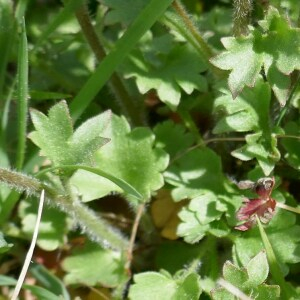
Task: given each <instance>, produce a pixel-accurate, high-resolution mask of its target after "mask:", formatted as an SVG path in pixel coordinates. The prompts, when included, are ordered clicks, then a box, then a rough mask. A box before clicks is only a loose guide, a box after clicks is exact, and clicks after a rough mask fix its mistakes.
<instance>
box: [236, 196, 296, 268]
mask: <svg viewBox="0 0 300 300" xmlns="http://www.w3.org/2000/svg"><path fill="white" fill-rule="evenodd" d="M275 199H276V198H275ZM295 222H296V217H295V215H294V214H292V213H290V212H287V211H285V210H282V209H281V210H278V211H277V212H276V215H275V216H274V217H273V219H272V220H271V222H270V223H269V224H268V226H267V227H266V229H265V231H266V233H267V235H268V238H269V240H270V242H271V244H272V247H273V250H274V252H275V255H276V258H277V260H278V262H279V264H280V265H281V267H282V268H284V269H285V272H286V271H287V266H286V264H287V263H298V262H300V248H299V246H298V243H299V241H300V237H299V234H298V232H299V230H300V227H299V226H297V225H295ZM287 233H288V234H287ZM263 249H264V246H263V243H262V241H261V237H260V234H259V231H258V229H257V228H253V229H251V230H250V231H248V232H243V234H241V235H240V236H239V237H237V238H236V240H235V242H234V251H233V254H234V257H235V260H236V261H239V262H240V263H241V264H242V265H243V266H246V265H247V264H248V262H249V260H250V259H251V258H252V257H253V256H254V255H255V254H256V253H258V252H259V251H261V250H263Z"/></svg>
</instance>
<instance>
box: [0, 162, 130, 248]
mask: <svg viewBox="0 0 300 300" xmlns="http://www.w3.org/2000/svg"><path fill="white" fill-rule="evenodd" d="M0 182H3V183H6V184H7V185H8V186H10V187H12V188H14V189H16V190H17V191H19V192H24V191H25V192H27V193H28V194H31V195H34V196H37V197H39V195H40V193H41V191H42V190H43V189H44V190H45V192H46V195H47V198H50V199H51V200H52V201H51V203H52V204H54V205H55V206H56V207H57V208H59V209H60V210H62V211H64V212H66V213H67V214H69V215H70V216H71V217H72V219H73V220H75V221H76V222H77V223H78V224H79V225H80V227H81V229H82V230H83V231H84V232H85V233H87V234H88V236H89V237H90V239H91V240H93V241H96V242H98V243H99V244H101V245H102V246H104V247H108V246H109V247H112V248H114V249H117V250H125V249H127V247H128V241H127V239H126V238H124V237H123V236H122V235H121V233H120V232H119V231H118V230H117V229H114V228H112V227H111V226H110V225H109V224H108V223H107V222H105V221H104V220H102V219H101V218H100V216H98V215H96V214H95V213H94V212H93V211H92V210H90V209H89V208H87V207H86V206H84V205H83V204H82V203H81V202H79V201H78V200H77V199H75V200H73V199H72V198H71V197H70V196H69V195H58V193H57V191H56V190H55V189H54V188H52V187H50V186H49V185H47V184H45V183H43V182H40V181H39V180H37V179H35V178H33V177H29V176H27V175H24V174H22V173H18V172H14V171H11V170H7V169H3V168H0Z"/></svg>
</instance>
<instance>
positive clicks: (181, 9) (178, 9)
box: [172, 0, 213, 60]
mask: <svg viewBox="0 0 300 300" xmlns="http://www.w3.org/2000/svg"><path fill="white" fill-rule="evenodd" d="M172 5H173V8H174V9H175V11H176V12H177V14H178V15H179V16H180V17H181V18H182V20H183V22H184V24H185V25H186V27H187V28H188V30H189V31H190V32H191V34H192V36H193V37H194V38H195V40H196V41H197V42H198V44H199V46H200V48H201V50H202V52H203V54H204V56H205V57H206V58H207V60H208V59H209V58H211V57H212V56H213V52H212V50H211V48H210V47H209V46H208V44H207V43H206V42H205V41H204V39H203V38H202V36H201V34H200V33H199V31H198V30H197V28H196V26H195V24H194V23H193V22H192V21H191V19H190V17H189V15H188V13H187V12H186V10H185V8H184V6H183V5H182V4H181V3H180V2H179V1H178V0H177V1H174V2H173V4H172Z"/></svg>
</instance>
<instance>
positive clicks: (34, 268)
mask: <svg viewBox="0 0 300 300" xmlns="http://www.w3.org/2000/svg"><path fill="white" fill-rule="evenodd" d="M30 274H32V276H33V277H34V278H35V279H37V281H38V282H39V283H41V284H42V285H43V286H44V287H45V288H46V289H47V290H48V291H49V292H52V293H54V294H55V295H61V296H62V297H63V299H64V300H70V299H71V298H70V295H69V293H68V291H67V288H66V287H65V284H64V283H63V282H62V281H61V280H60V279H59V278H58V277H57V276H55V275H54V274H53V273H52V272H51V271H50V270H48V269H47V268H46V267H44V266H43V265H39V264H31V266H30Z"/></svg>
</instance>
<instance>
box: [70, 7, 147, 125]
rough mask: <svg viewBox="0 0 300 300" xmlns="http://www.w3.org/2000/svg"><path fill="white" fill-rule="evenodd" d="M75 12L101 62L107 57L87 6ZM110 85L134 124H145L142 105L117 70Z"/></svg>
mask: <svg viewBox="0 0 300 300" xmlns="http://www.w3.org/2000/svg"><path fill="white" fill-rule="evenodd" d="M75 14H76V18H77V20H78V23H79V24H80V27H81V29H82V33H83V34H84V36H85V38H86V40H87V42H88V44H89V45H90V47H91V49H92V50H93V52H94V54H95V56H96V58H97V60H98V62H101V61H102V60H103V59H104V58H105V57H106V53H105V50H104V47H103V46H102V44H101V41H100V39H99V38H98V36H97V34H96V32H95V29H94V27H93V25H92V23H91V20H90V17H89V14H88V11H87V8H86V6H85V5H82V6H81V7H80V8H79V9H78V10H77V11H76V13H75ZM108 85H109V87H110V89H111V91H112V92H113V93H114V95H115V97H116V98H117V100H118V102H119V104H120V106H121V109H122V111H123V113H124V114H125V115H126V116H127V117H128V118H129V119H130V120H131V123H132V124H133V125H134V126H139V125H144V123H145V122H144V120H145V118H144V115H143V109H142V107H139V106H137V103H136V101H134V100H133V98H132V97H131V96H130V95H129V94H128V92H127V90H126V88H125V86H124V84H123V82H122V80H121V79H120V77H119V76H118V74H117V73H116V72H114V73H113V74H112V76H111V78H110V80H109V82H108Z"/></svg>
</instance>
